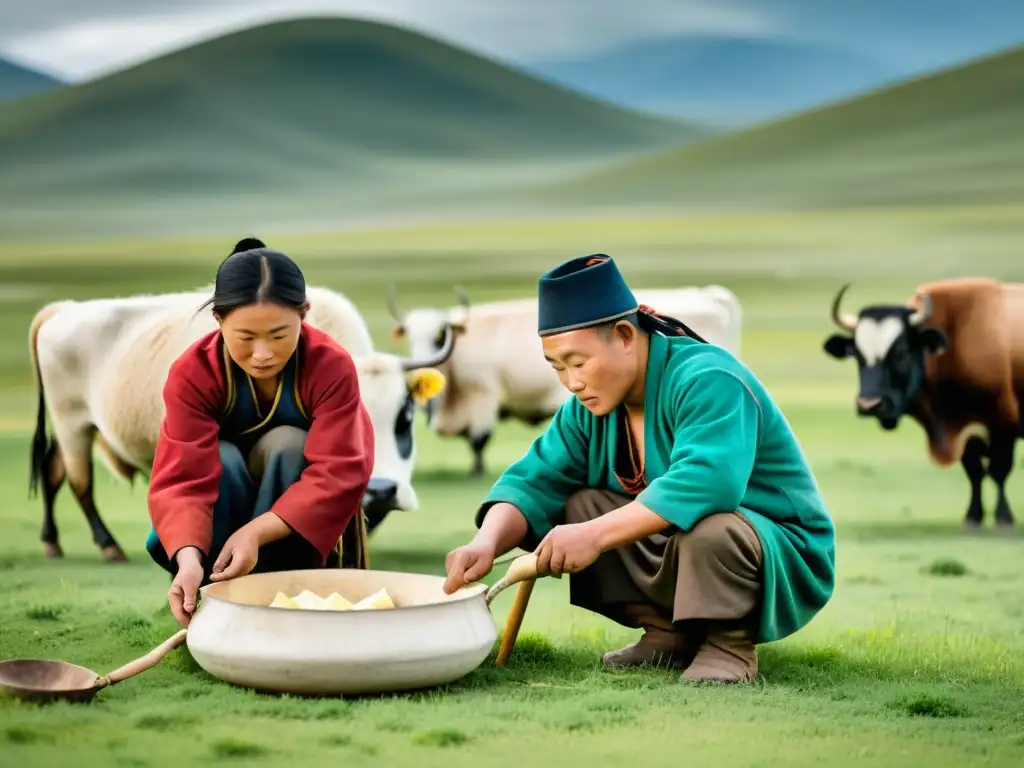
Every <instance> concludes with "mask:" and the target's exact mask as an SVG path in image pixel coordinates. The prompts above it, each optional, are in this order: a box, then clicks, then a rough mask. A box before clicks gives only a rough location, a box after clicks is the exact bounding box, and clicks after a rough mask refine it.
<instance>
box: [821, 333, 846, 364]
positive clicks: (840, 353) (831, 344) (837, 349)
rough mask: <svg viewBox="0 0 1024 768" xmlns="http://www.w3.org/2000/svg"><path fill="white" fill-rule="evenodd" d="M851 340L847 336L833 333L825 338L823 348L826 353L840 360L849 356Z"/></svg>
mask: <svg viewBox="0 0 1024 768" xmlns="http://www.w3.org/2000/svg"><path fill="white" fill-rule="evenodd" d="M852 342H853V339H851V338H850V337H849V336H843V335H842V334H839V333H834V334H832V335H831V336H829V337H828V338H827V339H826V340H825V346H824V347H823V349H824V350H825V353H826V354H828V355H831V356H832V357H834V358H835V359H836V360H842V359H844V358H846V357H849V356H850V351H851V348H852Z"/></svg>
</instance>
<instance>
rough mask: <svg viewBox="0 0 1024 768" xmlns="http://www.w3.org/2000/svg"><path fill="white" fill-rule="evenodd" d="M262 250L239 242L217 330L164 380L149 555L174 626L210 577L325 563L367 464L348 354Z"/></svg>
mask: <svg viewBox="0 0 1024 768" xmlns="http://www.w3.org/2000/svg"><path fill="white" fill-rule="evenodd" d="M250 245H251V246H256V247H253V248H251V249H249V250H241V249H242V248H246V247H248V246H250ZM262 245H263V244H262V243H260V242H259V241H245V240H243V241H242V242H240V243H239V244H238V245H237V246H236V247H235V252H234V253H232V255H231V256H229V257H228V258H227V259H226V260H225V261H224V263H223V264H221V266H220V269H219V270H218V271H217V281H216V288H215V291H214V295H213V298H212V299H211V300H210V302H209V304H210V305H212V310H213V314H214V317H215V318H216V319H217V322H218V324H219V325H220V328H219V329H218V330H216V331H212V332H210V333H209V334H207V335H205V336H204V337H202V338H201V339H199V340H198V341H197V342H195V343H194V344H193V345H192V346H191V347H189V348H188V349H187V350H186V351H185V352H184V354H182V355H181V357H179V358H178V359H177V360H176V361H175V362H174V363H173V365H172V366H171V368H170V371H169V374H168V377H167V381H166V383H165V385H164V392H163V397H164V403H165V405H166V415H165V416H164V420H163V423H162V424H161V427H160V437H159V440H158V442H157V447H156V456H155V458H154V463H153V472H152V475H151V477H150V485H149V514H150V518H151V520H152V522H153V532H152V533H151V534H150V537H149V541H147V544H146V548H147V549H148V550H149V553H150V555H151V556H152V557H153V559H154V560H155V561H156V562H157V563H159V564H160V565H161V566H163V567H164V568H165V569H167V570H168V571H169V572H170V573H172V574H173V575H174V580H173V583H172V585H171V589H170V592H169V593H168V602H169V603H170V607H171V610H172V612H173V613H174V615H175V617H176V618H177V619H178V621H179V622H180V623H181V624H182V626H187V625H188V622H189V619H190V616H191V614H192V612H193V611H194V610H195V604H196V596H197V592H198V590H199V587H200V586H201V585H202V584H203V583H205V582H206V581H207V580H211V581H222V580H225V579H231V578H234V577H237V576H244V575H245V574H247V573H249V572H252V571H272V570H274V571H276V570H292V569H300V568H314V567H321V566H323V565H324V563H325V561H326V559H327V557H328V555H329V553H330V551H331V549H332V548H333V547H334V546H335V545H336V544H337V542H338V539H339V537H340V536H341V534H342V533H343V531H344V530H345V528H346V526H347V525H348V523H349V521H351V520H352V518H353V516H354V515H356V514H357V513H358V512H359V511H360V507H361V503H362V499H363V493H364V491H365V490H366V487H367V485H368V484H369V481H370V473H371V471H372V469H373V428H372V425H371V423H370V417H369V415H368V413H367V411H366V409H365V408H364V406H363V402H362V400H361V398H360V394H359V383H358V380H357V378H356V369H355V365H354V364H353V361H352V358H351V357H350V356H349V354H348V352H347V351H345V350H344V349H343V348H342V347H341V346H339V345H338V344H337V343H336V342H335V341H334V340H333V339H331V338H330V337H329V336H328V335H327V334H325V333H323V332H321V331H319V330H317V329H315V328H313V327H311V326H309V325H308V324H306V323H305V322H304V318H305V314H306V311H307V309H308V303H307V301H306V283H305V279H304V277H303V275H302V272H301V270H300V269H299V268H298V266H296V264H295V263H294V262H293V261H292V260H291V259H289V258H288V257H287V256H285V255H284V254H282V253H279V252H277V251H273V250H269V249H266V248H264V247H261V246H262Z"/></svg>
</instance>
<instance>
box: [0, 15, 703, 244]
mask: <svg viewBox="0 0 1024 768" xmlns="http://www.w3.org/2000/svg"><path fill="white" fill-rule="evenodd" d="M705 133H706V131H704V130H703V129H698V128H696V127H694V126H691V125H689V124H687V123H684V122H681V121H677V120H671V119H666V118H660V117H651V116H647V115H641V114H639V113H636V112H633V111H631V110H626V109H623V108H620V107H618V106H615V105H612V104H609V103H606V102H602V101H597V100H595V99H592V98H589V97H585V96H583V95H582V94H578V93H576V92H573V91H570V90H567V89H564V88H562V87H560V86H555V85H552V84H548V83H547V82H544V81H541V80H539V79H537V78H535V77H533V76H531V75H528V74H526V73H524V72H520V71H518V70H514V69H512V68H510V67H507V66H505V65H504V64H502V63H500V62H497V61H493V60H490V59H486V58H484V57H481V56H478V55H476V54H473V53H470V52H468V51H464V50H461V49H458V48H455V47H452V46H450V45H448V44H446V43H442V42H440V41H438V40H434V39H432V38H429V37H426V36H424V35H421V34H418V33H415V32H412V31H407V30H405V29H402V28H399V27H393V26H390V25H384V24H379V23H373V22H365V21H355V20H349V19H301V20H296V21H287V22H276V23H272V24H267V25H261V26H257V27H253V28H250V29H246V30H243V31H241V32H237V33H232V34H228V35H225V36H222V37H219V38H216V39H213V40H209V41H205V42H203V43H200V44H197V45H194V46H191V47H189V48H186V49H184V50H180V51H176V52H174V53H171V54H167V55H164V56H160V57H158V58H155V59H152V60H149V61H146V62H143V63H142V64H139V65H137V66H134V67H132V68H129V69H127V70H125V71H121V72H116V73H114V74H111V75H108V76H105V77H102V78H100V79H98V80H94V81H91V82H88V83H84V84H81V85H75V86H74V87H70V88H65V89H62V90H60V91H59V92H53V93H49V94H44V95H42V96H40V97H38V98H32V99H28V100H25V101H22V102H20V103H18V104H12V105H10V106H9V107H8V108H6V109H0V156H2V157H4V173H3V174H2V176H0V203H2V204H0V209H4V213H3V215H0V226H2V227H3V228H4V230H5V231H7V232H10V233H21V232H31V231H32V230H33V229H34V228H38V227H40V226H41V225H42V223H43V222H53V221H54V220H55V219H59V218H61V217H63V218H64V220H65V221H66V222H73V223H76V224H77V226H78V227H80V228H83V229H85V228H87V225H88V227H91V228H92V229H93V231H99V229H102V228H105V229H106V231H108V232H109V231H113V230H116V229H117V228H118V227H123V226H124V225H125V223H126V220H128V219H130V220H132V221H133V222H134V223H135V226H137V227H139V229H140V231H143V227H146V226H153V227H161V228H162V231H164V232H180V231H182V228H184V227H191V228H197V227H198V228H202V227H203V226H204V225H205V224H208V223H210V222H214V223H216V222H217V221H218V219H220V220H223V217H224V216H226V215H239V214H240V212H249V213H250V214H252V211H253V210H254V209H255V210H258V211H259V213H258V214H257V215H260V216H263V217H270V216H282V215H284V214H285V212H287V214H288V215H289V216H291V217H292V218H293V219H297V220H304V221H306V222H310V221H319V222H323V221H329V222H331V223H330V225H329V226H331V227H337V226H338V225H339V224H341V223H343V222H348V221H350V220H351V218H352V216H354V215H359V216H366V215H368V214H373V213H376V212H378V211H379V210H380V209H381V207H382V206H383V205H384V204H385V203H386V204H387V206H389V207H391V208H397V207H407V208H408V207H409V206H411V205H412V204H413V202H415V204H416V206H417V207H425V206H431V205H436V204H439V202H440V201H442V200H444V199H446V198H447V197H449V196H450V195H452V194H455V193H461V194H462V195H463V196H465V194H466V190H467V189H469V190H475V189H478V188H487V187H491V186H494V185H495V184H496V180H497V179H500V180H501V182H502V183H504V184H509V183H511V184H518V183H523V181H524V180H527V181H531V182H536V181H541V180H545V179H551V178H556V177H557V174H559V173H563V174H564V173H567V172H570V171H577V172H578V171H579V170H581V169H583V168H587V167H592V166H593V165H594V164H595V163H600V162H605V161H607V160H609V159H612V158H619V157H624V156H633V155H635V154H636V153H638V152H640V151H645V150H649V149H652V148H654V147H664V146H671V145H672V144H674V143H677V142H680V141H684V140H686V139H687V138H691V137H694V136H697V135H704V134H705ZM128 211H131V212H132V215H131V216H126V215H125V214H126V213H127V212H128ZM175 212H178V216H179V217H180V219H176V218H175V217H174V213H175ZM76 213H78V214H80V215H81V214H84V215H83V216H82V219H83V220H82V221H79V222H74V217H75V215H76Z"/></svg>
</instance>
